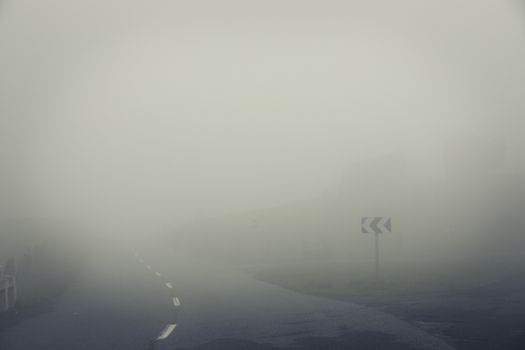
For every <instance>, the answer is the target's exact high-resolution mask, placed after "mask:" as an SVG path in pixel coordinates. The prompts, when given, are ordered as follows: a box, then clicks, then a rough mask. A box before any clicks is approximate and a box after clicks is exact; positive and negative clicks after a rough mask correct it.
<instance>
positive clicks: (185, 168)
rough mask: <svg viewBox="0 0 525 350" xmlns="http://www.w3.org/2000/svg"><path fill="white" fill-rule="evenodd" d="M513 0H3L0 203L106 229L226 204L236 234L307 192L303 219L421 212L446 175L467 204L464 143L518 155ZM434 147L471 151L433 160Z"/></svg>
mask: <svg viewBox="0 0 525 350" xmlns="http://www.w3.org/2000/svg"><path fill="white" fill-rule="evenodd" d="M520 6H521V4H519V3H517V2H513V1H489V0H484V1H462V2H460V3H458V2H456V1H452V0H450V1H448V0H447V1H425V2H421V1H415V0H414V1H408V0H404V1H396V2H395V3H393V2H389V1H372V2H370V1H351V2H347V1H329V2H322V3H321V2H316V1H285V2H282V1H264V2H245V1H221V2H214V1H198V2H193V1H192V2H190V1H177V2H172V1H157V2H145V1H128V2H126V3H125V5H123V3H122V2H120V1H89V2H83V1H54V0H53V1H46V2H45V3H42V2H34V1H3V2H2V4H1V7H0V52H1V53H2V55H1V56H2V58H1V61H0V74H1V79H0V96H1V97H0V98H1V103H0V115H1V118H2V127H1V134H2V137H1V140H2V144H3V146H2V147H1V148H2V165H3V166H2V169H3V171H2V174H1V180H2V181H1V183H0V185H1V187H2V189H1V190H2V200H1V202H2V208H3V210H2V211H1V212H2V216H3V219H4V220H13V219H14V220H20V219H22V220H24V219H27V218H38V219H42V220H52V221H60V222H62V221H66V222H70V221H73V222H81V223H83V224H85V225H87V226H88V227H90V228H91V229H92V231H94V232H99V233H102V234H103V235H109V236H112V237H114V238H119V239H120V238H123V237H126V236H129V237H131V236H136V235H138V236H144V235H146V236H148V235H153V234H155V233H157V232H166V231H169V232H173V233H179V234H181V235H183V236H184V235H188V234H189V232H195V231H196V230H197V231H206V227H207V226H211V227H213V228H214V230H215V233H214V234H217V235H220V234H222V233H224V234H226V233H230V234H231V231H232V230H231V229H230V228H224V230H221V229H219V227H221V226H217V225H218V224H217V222H216V220H219V221H220V220H230V219H224V218H231V217H235V216H236V215H241V216H242V219H238V220H240V221H242V222H243V224H242V225H241V227H242V228H239V229H238V231H239V235H241V234H242V233H241V232H246V228H249V229H250V230H251V231H254V232H257V230H258V229H260V227H261V226H262V227H264V226H265V224H264V223H262V224H261V223H260V222H259V221H261V219H260V218H259V217H260V216H261V215H263V216H264V214H261V213H263V212H266V211H268V210H270V211H271V209H268V208H277V209H275V211H277V212H278V214H276V215H274V216H272V217H273V219H269V220H270V221H272V220H273V221H279V220H281V219H279V218H277V217H279V216H283V217H285V216H287V214H285V213H286V212H287V211H286V210H281V209H279V208H285V207H289V206H292V207H294V209H291V211H292V212H296V214H295V216H293V215H288V216H287V217H289V218H291V219H289V220H290V221H291V222H288V223H286V222H285V223H282V224H280V225H281V226H282V227H284V228H286V229H282V230H281V231H280V232H281V233H280V234H276V235H278V236H279V235H281V236H279V237H283V236H282V235H283V232H284V236H286V234H289V235H291V236H292V237H293V236H294V235H300V234H301V233H300V232H303V231H304V228H305V227H306V226H308V227H312V226H311V225H310V224H309V223H308V216H307V215H305V213H307V212H308V211H304V210H303V209H301V208H303V207H304V206H306V207H308V206H309V205H310V204H305V205H303V204H297V205H295V204H294V203H303V202H307V203H311V202H312V201H313V202H314V203H317V205H320V206H321V207H322V208H323V209H322V210H315V209H314V210H313V211H314V212H315V213H317V214H316V215H317V216H311V215H310V216H309V217H310V218H313V219H312V220H313V221H315V222H318V223H319V225H321V224H320V223H321V222H323V221H322V220H326V221H329V219H327V218H326V217H327V215H329V214H327V215H324V214H319V213H321V212H323V210H324V211H326V212H328V213H331V214H330V215H335V216H336V217H337V219H334V220H331V221H330V222H332V223H333V225H334V227H333V228H332V227H326V226H324V228H323V229H322V230H315V232H312V235H318V236H320V237H324V236H325V235H326V232H334V231H337V232H338V234H339V237H344V235H345V234H347V235H349V234H350V232H351V231H350V229H352V230H354V231H355V232H358V230H359V227H358V223H357V221H355V219H356V218H359V217H360V216H362V215H365V216H366V215H392V213H395V210H397V211H398V212H397V213H398V223H402V222H403V221H404V220H408V219H409V218H410V217H414V216H416V217H417V216H420V217H421V215H423V214H420V212H418V210H417V209H415V208H414V203H417V202H418V201H424V202H425V203H428V202H429V200H428V199H429V198H435V197H432V196H434V194H436V193H442V190H443V189H445V188H446V189H447V191H448V192H451V193H454V191H453V190H452V189H453V188H456V189H461V190H460V192H455V198H464V199H465V200H466V201H467V200H470V199H466V198H467V197H468V198H471V197H470V195H467V194H465V193H464V192H461V191H463V190H464V188H465V185H466V184H471V183H472V182H473V177H472V176H470V175H469V176H463V175H462V176H456V174H457V173H458V172H459V173H463V170H462V168H463V166H464V165H465V163H468V164H467V165H466V168H469V167H471V165H472V164H470V163H469V162H470V161H471V160H472V156H471V155H472V154H474V153H477V154H479V153H481V154H485V153H487V152H488V153H490V152H492V151H494V150H496V151H495V152H493V153H494V155H491V156H489V157H488V159H489V160H488V162H489V163H490V162H493V160H494V159H497V161H495V163H497V164H495V165H494V166H493V165H492V163H491V165H490V166H488V167H486V166H484V165H483V166H482V168H483V169H482V170H480V171H481V172H494V171H497V172H500V173H501V172H503V173H505V174H511V175H509V176H510V177H511V178H512V179H518V178H519V174H520V173H521V172H522V171H523V169H524V161H523V157H522V152H521V151H522V150H523V149H524V147H525V144H524V139H523V137H522V127H523V112H524V110H525V105H524V104H525V101H524V99H523V98H522V92H523V91H524V90H523V89H524V87H525V69H524V68H525V40H524V34H525V30H524V29H525V28H524V23H525V22H524V21H523V11H522V10H523V9H522V8H520ZM487 140H488V141H487ZM447 147H452V148H451V149H452V151H449V153H448V154H452V155H456V154H459V153H461V152H459V153H458V151H457V150H460V149H470V150H471V151H466V152H464V154H460V155H458V157H457V159H454V160H450V157H449V156H447V153H446V152H447ZM469 147H470V148H469ZM385 156H386V157H387V160H384V159H385V158H382V157H385ZM392 157H393V158H392ZM447 157H449V158H447ZM481 158H483V157H481ZM370 159H376V161H375V162H376V163H377V164H379V165H373V166H371V168H370V167H369V165H366V164H369V163H367V162H370ZM392 159H394V160H392ZM362 162H364V163H362ZM372 162H374V161H372ZM474 163H476V162H474ZM482 163H483V161H482ZM360 164H365V165H364V167H365V168H366V169H369V170H366V171H365V172H364V175H362V176H361V178H359V176H357V175H355V172H353V170H352V169H358V168H360V167H361V165H360ZM381 164H384V165H383V166H382V165H381ZM450 164H452V168H453V169H452V171H451V170H450ZM478 165H479V164H478V163H476V164H474V168H475V167H477V166H478ZM447 166H449V168H447ZM454 167H457V169H456V168H454ZM401 168H403V169H404V170H399V169H401ZM349 169H350V170H349ZM476 169H477V168H476ZM487 169H488V170H487ZM456 170H457V171H456ZM370 174H374V175H373V176H370ZM392 174H394V175H392ZM396 174H397V175H396ZM402 174H405V175H402ZM451 174H452V176H451ZM474 174H476V176H477V175H479V172H478V171H477V170H476V171H474ZM374 176H380V177H379V178H374ZM474 177H475V176H474ZM392 178H398V179H401V180H400V181H391V179H392ZM389 181H390V182H389ZM480 181H481V183H482V184H485V182H484V181H485V179H484V180H480ZM494 181H495V182H496V183H498V184H500V185H501V184H503V183H508V182H506V181H503V180H501V178H497V179H496V180H494ZM474 182H476V181H474ZM513 183H514V182H513ZM348 187H355V189H354V190H350V192H348V191H349V190H348ZM484 187H485V186H483V185H480V186H479V188H484ZM387 188H388V191H390V193H391V194H390V196H389V197H388V196H387V195H385V196H387V197H388V198H383V197H382V196H381V195H380V194H381V193H385V191H386V189H387ZM421 190H422V191H421ZM448 192H447V193H448ZM471 192H472V193H477V194H479V193H481V192H480V191H478V190H476V189H474V190H472V191H471ZM511 192H512V191H511ZM345 193H346V195H345ZM416 193H418V194H419V197H418V199H415V200H414V201H412V200H410V198H411V196H415V195H416ZM498 193H500V192H498ZM484 196H485V197H488V198H491V194H490V193H488V194H487V193H484ZM420 197H425V198H426V200H424V199H421V198H420ZM449 197H453V195H451V194H449ZM450 201H453V202H456V203H457V201H456V200H455V199H454V200H452V199H449V200H448V201H446V200H443V201H442V202H439V201H437V200H436V201H434V202H435V203H433V204H432V205H435V206H438V207H440V208H441V207H447V203H450ZM323 203H328V204H326V205H325V204H323ZM356 203H361V204H363V203H365V204H363V205H361V206H358V205H357V204H356ZM366 203H369V205H368V206H367V205H366ZM372 203H373V204H372ZM380 203H381V204H380ZM385 203H387V204H385ZM477 203H479V201H478V202H477ZM432 205H429V206H427V207H428V208H427V210H426V212H425V213H426V214H425V215H427V216H431V217H432V220H433V221H438V220H439V217H440V216H439V215H438V214H437V213H438V211H437V209H436V210H434V209H435V208H434V209H433V207H432ZM467 206H468V205H467ZM463 208H464V207H463ZM514 208H515V207H514ZM352 209H353V210H352ZM394 209H395V210H394ZM449 209H450V208H449ZM452 211H453V210H452ZM401 212H402V213H401ZM333 213H336V214H333ZM392 216H394V215H392ZM321 217H322V218H323V219H322V220H321V219H319V218H321ZM294 218H295V219H294ZM447 218H448V217H447ZM210 220H211V221H210ZM214 220H215V221H214ZM231 220H234V221H235V220H237V219H231ZM282 220H284V221H286V220H285V219H282ZM421 220H423V219H421ZM206 222H208V223H210V222H211V223H212V224H206ZM195 223H198V225H197V226H199V227H198V228H195ZM294 224H295V225H297V224H299V226H297V227H296V228H293V229H292V228H291V227H293V225H294ZM243 225H244V226H243ZM290 225H292V226H290ZM436 225H437V224H436ZM441 226H443V227H440V230H442V231H446V230H447V229H448V228H446V227H445V226H447V227H448V226H450V225H449V223H448V222H447V223H446V224H443V223H442V225H441ZM190 227H191V229H190ZM266 227H268V225H266ZM269 227H272V226H271V225H270V226H269ZM397 227H398V228H399V230H398V233H399V234H403V233H404V234H408V233H413V234H417V233H416V231H420V230H419V228H418V229H416V228H411V229H409V228H406V227H404V226H403V225H398V226H397ZM402 228H403V229H402ZM192 230H193V231H192ZM261 230H262V229H261ZM268 230H269V229H268ZM409 231H410V232H409ZM259 232H264V231H259ZM440 232H441V231H440ZM341 239H342V238H341ZM356 239H361V240H363V239H368V238H363V237H362V236H359V237H357V236H356Z"/></svg>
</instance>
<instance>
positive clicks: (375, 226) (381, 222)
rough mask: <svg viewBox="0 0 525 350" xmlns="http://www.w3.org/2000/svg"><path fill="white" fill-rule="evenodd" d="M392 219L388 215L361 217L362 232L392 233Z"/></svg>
mask: <svg viewBox="0 0 525 350" xmlns="http://www.w3.org/2000/svg"><path fill="white" fill-rule="evenodd" d="M391 223H392V219H391V218H390V217H388V216H383V217H381V216H377V217H362V218H361V232H362V233H375V234H378V233H391V232H392V224H391Z"/></svg>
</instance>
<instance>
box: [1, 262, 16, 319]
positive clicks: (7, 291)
mask: <svg viewBox="0 0 525 350" xmlns="http://www.w3.org/2000/svg"><path fill="white" fill-rule="evenodd" d="M16 299H17V290H16V277H15V276H12V275H8V274H5V272H4V268H3V267H2V266H0V312H5V311H7V310H9V309H11V308H13V307H14V306H15V303H16Z"/></svg>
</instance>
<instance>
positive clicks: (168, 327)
mask: <svg viewBox="0 0 525 350" xmlns="http://www.w3.org/2000/svg"><path fill="white" fill-rule="evenodd" d="M134 255H135V257H136V258H137V259H138V261H139V262H140V263H141V264H144V259H142V258H139V255H138V254H137V253H135V254H134ZM146 268H147V269H148V270H150V271H152V267H151V265H146ZM155 275H157V276H158V277H162V274H161V273H160V272H158V271H155ZM165 284H166V287H168V288H169V289H173V285H172V284H171V283H170V282H166V283H165ZM172 301H173V306H175V307H179V306H180V300H179V298H178V297H173V298H172ZM175 327H177V324H175V323H170V324H168V325H166V327H164V329H163V330H162V332H161V333H160V335H159V336H158V337H157V340H164V339H166V338H168V337H169V336H170V334H171V332H173V330H174V329H175Z"/></svg>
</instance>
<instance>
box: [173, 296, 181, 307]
mask: <svg viewBox="0 0 525 350" xmlns="http://www.w3.org/2000/svg"><path fill="white" fill-rule="evenodd" d="M173 306H176V307H179V306H180V300H179V298H178V297H175V298H173Z"/></svg>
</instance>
